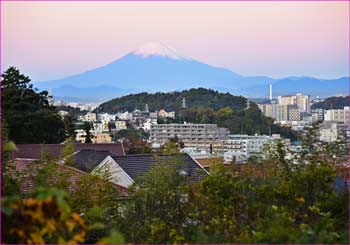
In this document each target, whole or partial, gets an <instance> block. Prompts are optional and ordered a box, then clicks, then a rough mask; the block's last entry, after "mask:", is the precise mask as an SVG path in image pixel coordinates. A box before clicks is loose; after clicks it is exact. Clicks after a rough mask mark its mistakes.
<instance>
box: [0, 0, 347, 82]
mask: <svg viewBox="0 0 350 245" xmlns="http://www.w3.org/2000/svg"><path fill="white" fill-rule="evenodd" d="M1 5H2V16H1V18H2V26H1V31H2V47H1V51H2V53H1V59H2V64H3V67H2V70H4V69H5V68H7V67H8V66H9V65H15V66H17V67H18V68H20V69H21V71H22V72H24V73H26V74H28V75H30V76H31V77H32V78H33V80H47V79H56V78H62V77H65V76H67V75H71V74H76V73H80V72H83V71H86V70H88V69H92V68H95V67H98V66H101V65H104V64H107V63H109V62H111V61H113V60H115V59H117V58H119V57H121V56H123V55H125V54H126V53H128V52H130V51H132V50H135V49H136V48H137V47H138V46H140V45H142V44H144V43H147V42H149V41H161V42H164V43H166V44H168V45H170V46H172V47H174V48H176V49H177V51H178V52H179V53H180V54H182V55H185V56H189V57H191V58H194V59H197V60H199V61H202V62H205V63H208V64H211V65H216V66H222V67H226V68H229V69H231V70H232V71H234V72H237V73H240V74H242V75H268V76H272V77H281V76H289V75H306V76H316V77H320V78H335V77H340V76H347V75H349V3H348V2H335V3H334V2H332V3H331V2H248V3H242V2H220V3H218V2H217V3H213V2H186V3H185V2H163V3H160V2H147V3H146V2H129V3H126V2H73V3H72V2H2V3H1Z"/></svg>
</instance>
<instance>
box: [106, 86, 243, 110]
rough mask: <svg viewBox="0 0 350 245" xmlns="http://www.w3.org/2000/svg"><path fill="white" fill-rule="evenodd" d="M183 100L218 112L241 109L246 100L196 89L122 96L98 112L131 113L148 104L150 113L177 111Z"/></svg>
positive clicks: (191, 105)
mask: <svg viewBox="0 0 350 245" xmlns="http://www.w3.org/2000/svg"><path fill="white" fill-rule="evenodd" d="M183 98H185V99H186V102H187V104H188V105H189V107H208V108H213V109H214V110H218V109H220V108H223V107H227V106H229V107H231V108H233V109H234V110H235V109H243V108H245V106H246V99H245V98H243V97H241V96H233V95H231V94H229V93H219V92H218V91H214V90H211V89H205V88H198V89H195V88H193V89H190V90H184V91H182V92H171V93H160V92H158V93H155V94H149V93H139V94H131V95H127V96H123V97H120V98H116V99H113V100H110V101H107V102H105V103H103V104H101V105H100V107H99V110H101V111H105V112H117V111H124V110H127V111H133V110H134V109H135V108H144V106H145V104H148V106H149V109H150V110H151V111H155V110H159V109H161V108H163V109H165V110H167V111H168V110H174V111H178V110H179V109H180V107H181V104H182V99H183Z"/></svg>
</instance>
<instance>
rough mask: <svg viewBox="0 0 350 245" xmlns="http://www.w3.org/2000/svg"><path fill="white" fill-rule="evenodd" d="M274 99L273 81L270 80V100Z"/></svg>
mask: <svg viewBox="0 0 350 245" xmlns="http://www.w3.org/2000/svg"><path fill="white" fill-rule="evenodd" d="M271 101H272V83H271V82H270V102H271Z"/></svg>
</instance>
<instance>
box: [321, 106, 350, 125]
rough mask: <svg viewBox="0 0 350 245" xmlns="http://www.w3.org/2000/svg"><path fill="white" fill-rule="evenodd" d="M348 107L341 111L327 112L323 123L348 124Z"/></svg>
mask: <svg viewBox="0 0 350 245" xmlns="http://www.w3.org/2000/svg"><path fill="white" fill-rule="evenodd" d="M349 119H350V107H349V106H345V107H344V108H343V109H336V110H334V109H332V110H327V111H326V112H325V115H324V120H325V121H332V122H339V123H344V124H347V125H348V124H349V122H350V120H349Z"/></svg>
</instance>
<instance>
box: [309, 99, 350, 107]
mask: <svg viewBox="0 0 350 245" xmlns="http://www.w3.org/2000/svg"><path fill="white" fill-rule="evenodd" d="M344 106H350V96H346V97H329V98H327V99H325V100H324V101H322V102H318V103H315V104H313V105H312V106H311V108H312V109H324V110H329V109H343V108H344Z"/></svg>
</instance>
